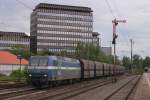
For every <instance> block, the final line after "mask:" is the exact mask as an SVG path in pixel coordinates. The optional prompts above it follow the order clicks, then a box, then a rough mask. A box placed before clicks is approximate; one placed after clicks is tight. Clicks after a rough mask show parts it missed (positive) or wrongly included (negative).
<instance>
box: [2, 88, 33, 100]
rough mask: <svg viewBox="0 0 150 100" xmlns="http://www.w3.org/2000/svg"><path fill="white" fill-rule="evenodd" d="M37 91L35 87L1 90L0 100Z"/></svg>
mask: <svg viewBox="0 0 150 100" xmlns="http://www.w3.org/2000/svg"><path fill="white" fill-rule="evenodd" d="M34 91H36V89H35V88H33V87H27V86H26V87H22V88H11V89H2V90H0V100H3V99H4V98H9V97H12V96H17V95H21V94H24V93H32V92H34Z"/></svg>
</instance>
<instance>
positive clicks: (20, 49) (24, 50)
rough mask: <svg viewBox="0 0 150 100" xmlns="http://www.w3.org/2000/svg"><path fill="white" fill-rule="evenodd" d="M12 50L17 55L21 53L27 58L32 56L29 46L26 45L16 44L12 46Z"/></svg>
mask: <svg viewBox="0 0 150 100" xmlns="http://www.w3.org/2000/svg"><path fill="white" fill-rule="evenodd" d="M10 52H11V53H13V54H15V55H21V56H22V57H23V58H25V59H27V60H28V59H29V58H30V55H31V53H30V50H29V48H26V47H25V46H24V45H16V46H14V47H12V49H11V50H10Z"/></svg>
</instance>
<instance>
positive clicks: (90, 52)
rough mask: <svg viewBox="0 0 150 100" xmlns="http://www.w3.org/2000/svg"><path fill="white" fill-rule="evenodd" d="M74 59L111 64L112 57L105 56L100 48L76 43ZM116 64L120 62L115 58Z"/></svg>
mask: <svg viewBox="0 0 150 100" xmlns="http://www.w3.org/2000/svg"><path fill="white" fill-rule="evenodd" d="M74 57H75V58H77V59H80V58H83V59H89V60H93V61H100V62H105V63H110V64H111V63H113V56H106V55H105V54H104V53H103V52H102V50H101V48H100V47H97V46H95V45H93V44H90V43H89V44H83V43H78V45H77V48H76V51H75V55H74ZM116 58H117V59H116V62H117V64H120V60H119V59H118V57H116Z"/></svg>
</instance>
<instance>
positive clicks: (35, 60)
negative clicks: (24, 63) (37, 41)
mask: <svg viewBox="0 0 150 100" xmlns="http://www.w3.org/2000/svg"><path fill="white" fill-rule="evenodd" d="M38 63H39V58H37V57H33V58H31V59H30V66H38Z"/></svg>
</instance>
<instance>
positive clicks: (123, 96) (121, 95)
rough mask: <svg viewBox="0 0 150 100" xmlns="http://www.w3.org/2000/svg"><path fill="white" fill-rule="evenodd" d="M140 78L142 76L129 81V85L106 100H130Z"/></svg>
mask: <svg viewBox="0 0 150 100" xmlns="http://www.w3.org/2000/svg"><path fill="white" fill-rule="evenodd" d="M140 78H141V76H137V77H135V78H133V79H131V80H129V81H128V82H127V83H125V84H124V85H122V86H121V87H120V88H118V89H116V90H115V91H114V92H112V93H111V94H110V95H108V96H107V97H106V98H105V99H104V100H128V99H129V97H130V95H131V94H132V92H133V90H134V89H135V87H136V85H137V84H138V82H139V80H140Z"/></svg>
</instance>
